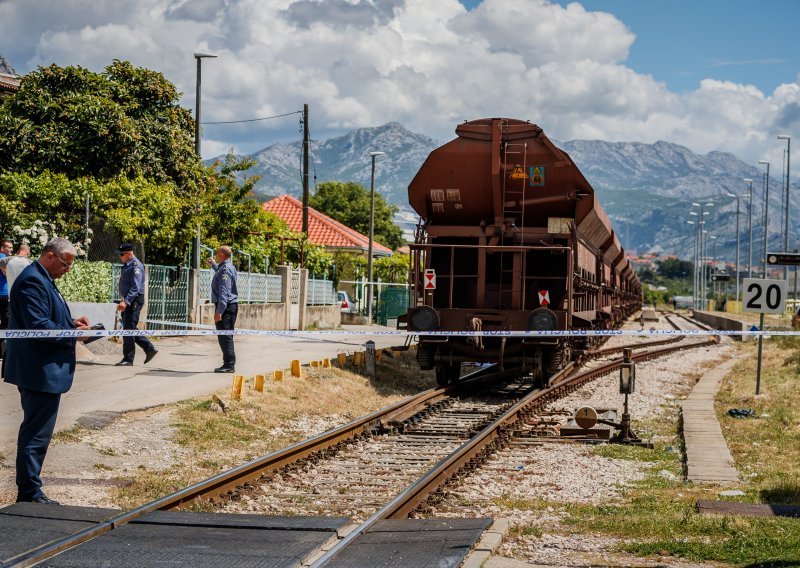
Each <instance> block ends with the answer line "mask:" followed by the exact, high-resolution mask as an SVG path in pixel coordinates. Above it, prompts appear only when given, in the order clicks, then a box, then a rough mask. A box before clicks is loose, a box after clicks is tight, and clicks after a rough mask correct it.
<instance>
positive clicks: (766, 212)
mask: <svg viewBox="0 0 800 568" xmlns="http://www.w3.org/2000/svg"><path fill="white" fill-rule="evenodd" d="M758 163H759V164H763V165H765V166H767V177H766V178H764V179H765V181H764V251H763V252H764V258H763V259H761V260H762V266H763V268H764V278H766V277H767V241H768V240H769V162H768V161H767V160H759V161H758Z"/></svg>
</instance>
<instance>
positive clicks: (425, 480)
mask: <svg viewBox="0 0 800 568" xmlns="http://www.w3.org/2000/svg"><path fill="white" fill-rule="evenodd" d="M715 343H716V340H714V339H711V340H706V341H699V342H696V343H692V344H689V345H679V346H673V347H665V348H662V349H658V350H654V351H647V352H645V353H639V354H636V355H634V356H633V357H632V359H633V360H634V361H636V362H641V361H647V360H650V359H655V358H657V357H661V356H664V355H668V354H671V353H673V352H675V351H681V350H683V349H691V348H696V347H702V346H706V345H710V344H715ZM620 363H622V359H621V358H620V359H615V360H614V361H611V362H609V363H606V364H604V365H602V366H600V367H597V368H595V369H591V370H589V371H585V372H582V373H578V374H574V375H573V374H571V373H572V371H573V370H574V367H575V365H574V363H570V364H569V365H567V367H565V368H564V369H562V370H561V371H559V372H558V373H556V374H555V375H553V376H552V377H551V378H550V381H549V383H550V384H549V386H548V387H545V388H544V389H540V390H536V391H533V392H531V393H530V394H528V395H526V396H525V397H523V398H522V399H521V400H520V401H519V402H517V403H516V404H514V405H513V406H511V407H510V408H509V409H508V410H507V411H506V412H504V413H503V414H502V415H501V416H499V417H498V418H497V419H495V421H494V422H492V423H491V424H489V425H488V426H486V427H485V428H484V429H483V430H481V431H480V432H479V433H478V434H476V435H475V436H474V437H473V438H472V439H471V440H469V441H468V442H466V443H465V444H463V445H462V446H461V447H459V448H457V449H456V450H454V451H453V452H452V453H451V454H450V455H449V456H447V457H445V458H443V459H442V460H440V461H439V463H437V464H436V465H435V466H434V467H433V468H431V469H430V470H429V471H428V472H427V473H425V474H424V475H423V476H422V477H420V478H419V479H418V480H417V481H415V482H414V483H413V484H412V485H410V486H409V487H408V488H407V489H405V490H404V491H402V492H401V493H400V494H398V495H397V496H396V497H395V498H394V499H392V500H391V501H390V502H389V503H388V504H387V505H385V506H384V507H383V508H382V509H380V510H379V511H377V512H375V513H374V514H373V515H372V516H371V517H370V518H369V519H367V520H366V521H364V522H363V523H362V524H361V525H360V526H359V527H358V528H357V529H355V530H353V531H351V532H350V533H349V534H348V535H347V536H346V537H344V538H343V539H342V540H340V541H339V542H338V543H336V544H335V545H334V546H333V547H331V548H330V550H328V551H327V552H326V553H325V554H324V555H323V556H321V557H320V558H319V559H318V560H317V561H316V562H314V564H312V566H311V568H322V567H323V566H326V565H327V564H328V563H329V562H331V561H332V560H333V559H334V558H335V557H336V556H337V555H338V554H339V553H340V552H341V551H342V550H344V549H345V548H347V546H349V545H350V544H351V543H352V542H353V541H354V540H355V539H356V538H358V537H359V536H360V535H362V534H364V533H366V532H367V531H369V530H370V529H371V528H372V527H373V526H375V525H376V524H377V523H378V522H379V521H383V520H387V519H403V518H407V517H408V515H409V514H410V513H411V512H413V511H414V510H416V509H417V507H419V506H420V504H422V503H424V502H425V501H426V500H427V499H428V498H429V497H430V496H431V495H432V494H433V493H435V492H436V491H437V490H438V489H439V488H440V487H442V486H444V485H445V484H446V482H447V481H448V480H449V479H451V478H452V477H454V476H455V475H456V474H458V473H459V472H460V471H462V470H463V469H464V468H465V467H469V466H470V465H474V464H476V463H477V462H478V461H479V460H481V454H484V455H485V454H486V452H487V448H488V447H489V446H490V445H491V444H493V443H494V442H495V441H497V440H500V439H502V438H503V437H504V436H507V434H506V433H505V432H504V431H503V429H504V428H505V429H508V428H509V427H513V425H514V424H516V423H518V422H519V421H520V420H524V419H525V418H526V416H527V415H528V414H529V413H531V412H532V411H533V410H534V409H535V408H536V407H538V406H540V405H542V404H544V403H545V402H548V401H549V400H552V399H555V398H558V397H560V396H563V395H565V394H568V393H569V392H572V391H574V390H575V389H577V388H578V387H579V386H582V385H583V384H584V383H586V382H589V381H590V380H592V379H594V378H597V377H599V376H601V375H605V374H607V373H609V372H611V371H613V370H614V369H615V368H618V367H619V364H620Z"/></svg>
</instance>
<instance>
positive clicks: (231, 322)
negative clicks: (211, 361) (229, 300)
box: [214, 304, 239, 368]
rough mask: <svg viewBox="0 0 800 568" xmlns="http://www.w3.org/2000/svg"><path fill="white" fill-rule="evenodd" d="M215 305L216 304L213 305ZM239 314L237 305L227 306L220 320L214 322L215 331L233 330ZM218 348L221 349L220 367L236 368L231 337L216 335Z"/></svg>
mask: <svg viewBox="0 0 800 568" xmlns="http://www.w3.org/2000/svg"><path fill="white" fill-rule="evenodd" d="M215 305H216V304H215ZM238 313H239V304H228V305H227V306H225V311H224V312H223V313H222V319H221V320H219V321H217V322H214V325H215V326H216V327H217V329H219V330H222V329H233V328H234V326H235V325H236V316H237V314H238ZM217 341H219V347H220V349H222V366H223V367H230V368H233V367H235V366H236V353H234V351H233V336H232V335H218V336H217Z"/></svg>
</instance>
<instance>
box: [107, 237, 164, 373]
mask: <svg viewBox="0 0 800 568" xmlns="http://www.w3.org/2000/svg"><path fill="white" fill-rule="evenodd" d="M116 253H117V255H119V261H120V262H121V263H122V274H121V275H120V277H119V293H120V296H122V300H120V302H119V304H118V305H117V311H119V312H122V329H138V325H139V313H140V312H141V311H142V306H143V305H144V290H145V286H146V285H147V283H146V282H147V281H146V279H145V275H144V266H142V263H141V261H139V259H138V258H136V257H135V256H134V254H133V245H132V244H130V243H122V244H121V245H120V246H119V249H118V250H117V251H116ZM137 345H138V346H139V347H141V348H142V349H144V362H145V363H149V362H150V361H151V360H152V359H153V357H155V356H156V353H158V351H157V350H156V348H155V347H154V346H153V344H152V343H151V342H150V340H149V339H147V338H146V337H135V338H134V337H123V338H122V361H120V362H119V363H117V367H129V366H131V365H133V356H134V355H135V354H136V346H137Z"/></svg>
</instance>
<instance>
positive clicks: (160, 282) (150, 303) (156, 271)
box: [111, 264, 189, 329]
mask: <svg viewBox="0 0 800 568" xmlns="http://www.w3.org/2000/svg"><path fill="white" fill-rule="evenodd" d="M120 274H122V265H121V264H112V265H111V299H112V300H114V301H119V299H120V293H119V277H120ZM147 274H148V278H147V319H148V320H150V322H151V323H148V325H147V327H148V329H186V326H185V325H170V324H168V323H159V324H155V323H152V322H154V321H159V322H175V323H176V324H186V323H187V322H188V321H189V271H188V270H186V269H184V268H181V267H175V266H159V265H155V264H148V265H147Z"/></svg>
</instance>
